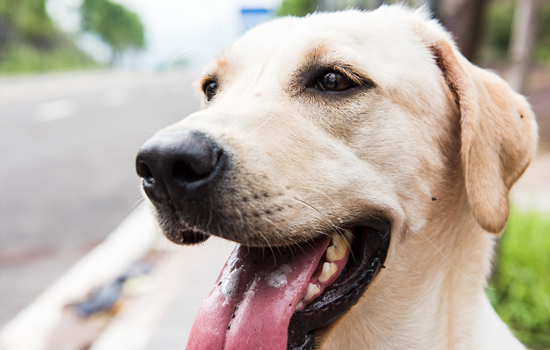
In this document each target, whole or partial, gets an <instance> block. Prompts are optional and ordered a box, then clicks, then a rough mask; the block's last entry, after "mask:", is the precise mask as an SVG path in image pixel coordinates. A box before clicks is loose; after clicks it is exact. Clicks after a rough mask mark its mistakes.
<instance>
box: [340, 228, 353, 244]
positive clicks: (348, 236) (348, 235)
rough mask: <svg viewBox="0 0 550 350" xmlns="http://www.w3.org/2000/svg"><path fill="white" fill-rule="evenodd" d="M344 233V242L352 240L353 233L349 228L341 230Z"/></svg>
mask: <svg viewBox="0 0 550 350" xmlns="http://www.w3.org/2000/svg"><path fill="white" fill-rule="evenodd" d="M342 231H344V233H343V235H344V237H345V238H346V240H347V241H348V242H349V241H351V239H352V238H353V232H352V231H351V230H350V229H349V228H344V229H342Z"/></svg>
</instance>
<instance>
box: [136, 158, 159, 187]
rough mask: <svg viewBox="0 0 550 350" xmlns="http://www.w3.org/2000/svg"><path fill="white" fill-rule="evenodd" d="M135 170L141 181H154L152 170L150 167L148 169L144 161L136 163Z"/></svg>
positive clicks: (150, 182)
mask: <svg viewBox="0 0 550 350" xmlns="http://www.w3.org/2000/svg"><path fill="white" fill-rule="evenodd" d="M136 170H137V174H138V176H139V177H142V178H143V181H145V182H146V183H148V184H151V185H153V184H154V183H155V177H154V176H153V172H152V171H151V169H149V166H148V165H147V164H146V163H145V162H139V163H138V164H137V167H136Z"/></svg>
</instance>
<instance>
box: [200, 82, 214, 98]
mask: <svg viewBox="0 0 550 350" xmlns="http://www.w3.org/2000/svg"><path fill="white" fill-rule="evenodd" d="M202 90H203V91H204V94H205V95H206V101H207V102H210V101H211V100H212V99H213V98H214V96H215V95H216V92H217V91H218V83H216V82H215V81H209V82H206V83H205V84H204V85H203V87H202Z"/></svg>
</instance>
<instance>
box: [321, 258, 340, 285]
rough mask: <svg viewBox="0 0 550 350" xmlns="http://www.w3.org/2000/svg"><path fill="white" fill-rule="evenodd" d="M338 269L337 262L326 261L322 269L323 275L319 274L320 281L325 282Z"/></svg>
mask: <svg viewBox="0 0 550 350" xmlns="http://www.w3.org/2000/svg"><path fill="white" fill-rule="evenodd" d="M337 270H338V267H337V266H336V264H335V263H332V262H325V263H324V264H323V270H322V271H321V275H320V276H319V282H321V283H325V282H326V281H328V280H329V279H330V278H331V277H332V276H333V275H334V274H335V273H336V271H337Z"/></svg>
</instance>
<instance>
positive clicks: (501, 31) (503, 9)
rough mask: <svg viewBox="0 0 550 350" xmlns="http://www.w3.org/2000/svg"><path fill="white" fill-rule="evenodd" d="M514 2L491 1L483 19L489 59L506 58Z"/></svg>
mask: <svg viewBox="0 0 550 350" xmlns="http://www.w3.org/2000/svg"><path fill="white" fill-rule="evenodd" d="M514 5H515V1H514V0H499V1H492V2H491V3H490V4H489V6H488V8H487V14H486V18H485V28H486V29H485V31H486V45H487V46H488V49H489V50H490V52H489V54H490V55H491V56H493V57H491V58H493V59H494V58H498V57H501V58H506V55H507V54H508V45H509V44H510V37H511V34H512V21H513V18H514V7H515V6H514Z"/></svg>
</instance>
